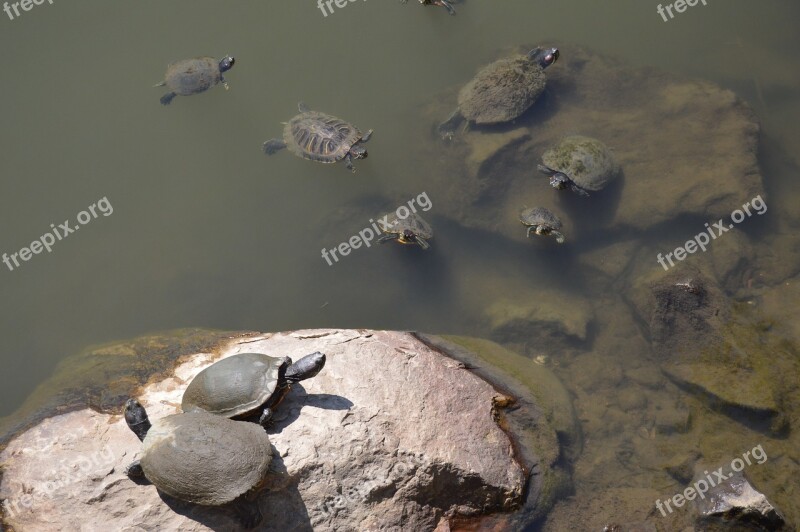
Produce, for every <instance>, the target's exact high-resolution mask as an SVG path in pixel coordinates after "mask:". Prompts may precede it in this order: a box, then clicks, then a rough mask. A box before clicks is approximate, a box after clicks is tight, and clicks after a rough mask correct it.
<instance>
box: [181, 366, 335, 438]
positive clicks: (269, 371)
mask: <svg viewBox="0 0 800 532" xmlns="http://www.w3.org/2000/svg"><path fill="white" fill-rule="evenodd" d="M324 366H325V355H324V354H322V353H320V352H316V353H312V354H310V355H306V356H304V357H303V358H301V359H300V360H298V361H297V362H296V363H294V364H292V359H291V358H289V357H280V358H279V357H271V356H269V355H264V354H261V353H240V354H237V355H233V356H230V357H227V358H224V359H222V360H220V361H219V362H215V363H214V364H212V365H210V366H209V367H207V368H205V369H204V370H203V371H201V372H200V373H198V374H197V376H196V377H195V378H194V379H192V382H190V383H189V386H188V387H187V388H186V391H184V392H183V399H182V401H181V409H182V410H183V411H184V412H194V411H198V410H201V411H204V412H209V413H211V414H215V415H218V416H224V417H227V418H231V419H234V418H237V419H238V418H247V417H249V416H251V415H252V414H255V413H257V412H260V413H261V417H260V418H259V420H258V422H259V424H260V425H262V426H264V427H267V426H269V423H270V420H271V419H272V414H273V410H272V409H273V408H274V407H276V406H277V405H278V404H279V403H280V402H281V401H282V400H283V398H284V397H285V396H286V394H287V393H288V391H289V388H290V387H291V385H292V384H294V383H296V382H300V381H302V380H305V379H310V378H311V377H314V376H315V375H317V374H318V373H319V372H320V371H321V370H322V368H323V367H324Z"/></svg>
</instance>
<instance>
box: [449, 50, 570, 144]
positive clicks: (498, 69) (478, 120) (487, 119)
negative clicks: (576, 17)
mask: <svg viewBox="0 0 800 532" xmlns="http://www.w3.org/2000/svg"><path fill="white" fill-rule="evenodd" d="M558 57H559V51H558V49H557V48H540V47H537V48H534V49H533V50H531V51H530V52H528V54H527V55H519V56H516V57H510V58H506V59H499V60H497V61H495V62H494V63H492V64H490V65H488V66H486V67H484V68H483V69H482V70H481V71H480V72H478V74H477V75H476V76H475V77H474V78H472V80H471V81H470V82H469V83H467V84H466V85H464V87H462V88H461V91H460V92H459V93H458V109H456V110H455V112H454V113H453V114H452V115H450V118H448V119H447V120H446V121H444V122H443V123H442V124H440V125H439V134H440V135H442V138H444V139H451V138H453V135H454V134H455V132H456V130H457V129H458V127H459V125H460V124H461V123H462V122H463V121H464V120H465V119H466V120H468V121H469V122H470V123H475V124H501V123H504V122H510V121H512V120H515V119H517V118H519V117H520V116H522V114H523V113H524V112H525V111H527V110H528V109H529V108H530V107H531V106H532V105H533V104H534V103H535V102H536V100H537V99H538V98H539V96H540V95H541V94H542V93H543V92H544V88H545V84H546V81H547V76H546V75H545V72H544V70H545V69H546V68H547V67H549V66H550V65H552V64H553V63H555V62H556V61H557V60H558Z"/></svg>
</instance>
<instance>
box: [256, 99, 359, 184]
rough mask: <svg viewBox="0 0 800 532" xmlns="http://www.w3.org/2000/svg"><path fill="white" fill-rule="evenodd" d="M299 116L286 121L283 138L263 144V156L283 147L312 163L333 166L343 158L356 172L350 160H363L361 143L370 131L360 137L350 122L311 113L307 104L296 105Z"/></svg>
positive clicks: (315, 112) (314, 112) (318, 113)
mask: <svg viewBox="0 0 800 532" xmlns="http://www.w3.org/2000/svg"><path fill="white" fill-rule="evenodd" d="M297 109H298V110H299V111H300V114H299V115H296V116H295V117H294V118H292V119H291V120H289V122H286V123H285V124H286V127H284V128H283V139H271V140H268V141H266V142H265V143H264V153H266V154H267V155H272V154H274V153H276V152H278V151H280V150H282V149H284V148H289V151H291V152H292V153H294V154H295V155H297V156H298V157H302V158H303V159H309V160H311V161H317V162H321V163H335V162H338V161H341V160H343V159H344V162H345V165H346V166H347V168H348V169H349V170H350V171H352V172H355V171H356V169H355V167H354V166H353V159H366V158H367V148H366V147H365V146H364V144H365V143H366V142H367V141H368V140H369V138H370V137H371V136H372V130H371V129H370V130H369V131H367V133H366V135H363V134H362V133H361V131H360V130H359V129H358V128H357V127H356V126H354V125H353V124H351V123H349V122H345V121H344V120H342V119H341V118H336V117H335V116H331V115H328V114H325V113H320V112H317V111H312V110H311V109H310V108H309V107H308V106H307V105H306V104H304V103H303V102H300V103H299V104H297Z"/></svg>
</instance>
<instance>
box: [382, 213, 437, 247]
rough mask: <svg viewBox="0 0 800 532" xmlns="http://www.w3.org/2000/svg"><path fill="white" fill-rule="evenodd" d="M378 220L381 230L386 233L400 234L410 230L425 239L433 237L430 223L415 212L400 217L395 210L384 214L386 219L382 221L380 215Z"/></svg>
mask: <svg viewBox="0 0 800 532" xmlns="http://www.w3.org/2000/svg"><path fill="white" fill-rule="evenodd" d="M378 222H379V223H380V226H381V231H383V232H384V233H386V234H390V235H400V234H402V233H403V232H404V231H406V230H410V231H411V232H412V233H414V234H415V235H417V236H419V237H422V238H424V239H425V240H428V239H429V238H433V228H432V227H431V225H430V224H429V223H428V222H426V221H425V220H424V219H423V218H422V216H420V215H419V214H417V213H415V212H412V213H410V214H409V215H408V216H406V217H405V218H400V217H399V216H397V213H396V212H392V213H389V214H387V215H386V221H384V217H381V219H380V220H378Z"/></svg>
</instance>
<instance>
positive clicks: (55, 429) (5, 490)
mask: <svg viewBox="0 0 800 532" xmlns="http://www.w3.org/2000/svg"><path fill="white" fill-rule="evenodd" d="M313 351H322V352H324V353H325V354H326V355H327V357H328V362H327V365H326V366H325V368H324V369H323V371H322V372H321V373H320V374H319V375H318V376H317V377H315V378H313V379H310V380H308V381H304V382H303V383H301V385H296V386H295V387H294V388H293V389H292V391H291V392H290V394H289V396H288V397H287V399H286V401H284V403H283V404H282V405H281V406H280V407H279V409H278V412H277V414H276V416H277V418H278V419H277V422H276V425H275V426H274V427H273V428H272V429H270V431H269V433H270V439H271V441H272V444H273V446H274V452H275V453H276V459H275V460H274V461H273V464H272V465H271V472H270V474H269V477H268V482H267V488H268V489H266V490H263V491H262V492H260V493H259V494H258V497H257V500H256V501H255V502H254V504H258V507H259V508H260V511H261V513H262V515H263V516H264V518H265V520H264V522H263V524H262V527H261V528H260V529H262V530H312V529H313V530H336V531H342V530H385V529H391V528H392V527H399V528H396V529H403V530H433V529H434V528H436V526H437V525H442V524H443V523H445V522H446V519H447V518H449V517H452V516H461V517H464V516H467V517H472V516H480V515H485V514H491V513H494V512H502V511H511V510H514V509H516V508H519V507H520V506H521V505H522V503H523V498H524V495H525V488H526V480H527V479H526V476H527V475H526V471H525V468H524V467H523V465H521V464H520V460H518V457H517V455H516V454H515V450H514V445H513V443H512V440H511V438H510V437H509V435H507V434H506V432H504V430H502V429H501V427H500V426H498V422H497V421H496V419H498V418H499V417H502V413H501V410H503V408H504V407H505V405H508V404H510V403H511V402H513V401H511V400H510V398H509V397H506V396H504V395H503V394H502V393H500V392H498V391H496V390H495V388H494V387H493V386H492V385H490V384H489V383H488V382H486V381H485V380H483V379H481V378H480V377H478V376H477V375H476V374H475V373H473V372H471V371H470V370H469V369H468V368H466V367H465V365H464V364H461V363H458V362H456V361H455V360H453V359H452V358H449V357H447V356H444V355H443V354H441V353H440V352H439V351H437V350H435V349H432V348H430V347H428V346H427V345H426V344H424V343H422V342H421V341H419V340H418V339H417V338H416V337H415V336H413V335H411V334H408V333H399V332H385V331H363V330H359V331H356V330H309V331H299V332H291V333H279V334H264V335H260V334H259V335H251V336H244V337H242V336H239V337H235V338H231V339H230V340H228V341H227V342H223V343H222V344H221V346H220V347H219V349H216V350H214V351H213V352H206V353H203V352H200V353H194V354H190V355H187V356H184V357H182V358H181V360H180V364H179V365H178V366H177V367H176V368H175V370H174V371H172V372H171V373H169V374H167V375H162V376H159V377H157V378H155V379H154V380H152V381H151V382H150V383H149V384H147V385H146V386H145V387H144V388H143V389H142V390H141V392H140V393H139V394H138V396H139V399H140V400H141V402H142V403H143V404H144V406H145V407H146V408H147V409H148V412H149V414H150V417H151V418H160V417H162V416H166V415H169V414H172V413H175V412H177V411H178V409H179V406H178V405H180V400H181V396H182V393H183V390H184V389H185V387H186V385H187V383H188V382H189V381H190V380H191V379H192V378H193V377H194V376H195V375H196V374H197V373H198V372H199V371H200V370H201V369H203V368H205V367H207V366H208V365H209V364H211V363H213V362H214V361H216V360H218V359H219V358H221V357H227V356H230V355H233V354H235V353H241V352H262V353H267V354H275V355H278V354H280V355H288V356H291V357H292V358H293V359H295V360H296V359H298V358H300V357H301V356H303V355H305V354H308V353H311V352H313ZM121 406H122V405H120V409H119V410H118V411H117V413H116V414H115V413H102V412H97V411H94V410H90V409H77V410H73V411H71V412H68V413H65V414H61V415H55V416H51V417H47V418H46V419H44V420H43V421H40V422H38V423H37V424H35V425H34V426H33V427H32V428H30V429H28V430H26V431H24V432H22V433H21V434H19V435H17V436H16V437H15V438H13V439H12V440H11V441H10V443H9V444H8V445H7V446H6V448H5V449H4V450H3V452H2V454H0V463H2V465H3V475H2V481H1V482H0V498H1V499H3V500H4V503H3V513H4V518H5V521H6V523H8V524H10V525H12V526H13V527H15V529H16V530H36V531H51V530H52V531H56V530H59V531H60V530H87V531H90V530H182V531H199V530H230V529H235V528H236V527H237V526H238V525H237V524H236V523H237V521H236V518H235V516H234V515H233V514H232V512H230V511H228V509H226V508H221V509H220V508H209V507H201V506H193V505H190V504H186V503H182V502H176V501H174V500H172V499H169V498H166V499H164V498H162V496H160V494H159V492H158V491H157V490H156V489H155V487H154V486H152V485H138V484H136V483H134V482H132V481H130V480H129V479H128V478H127V477H126V476H125V475H124V469H125V467H126V465H127V464H129V463H130V462H131V461H133V460H134V459H135V458H136V457H137V453H138V452H139V450H140V446H141V444H140V442H139V440H138V439H137V438H136V436H135V435H134V434H133V433H132V432H131V431H130V430H129V429H128V428H127V426H126V424H125V421H124V419H123V418H122V416H121V415H119V412H120V411H121ZM542 429H544V427H542Z"/></svg>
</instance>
